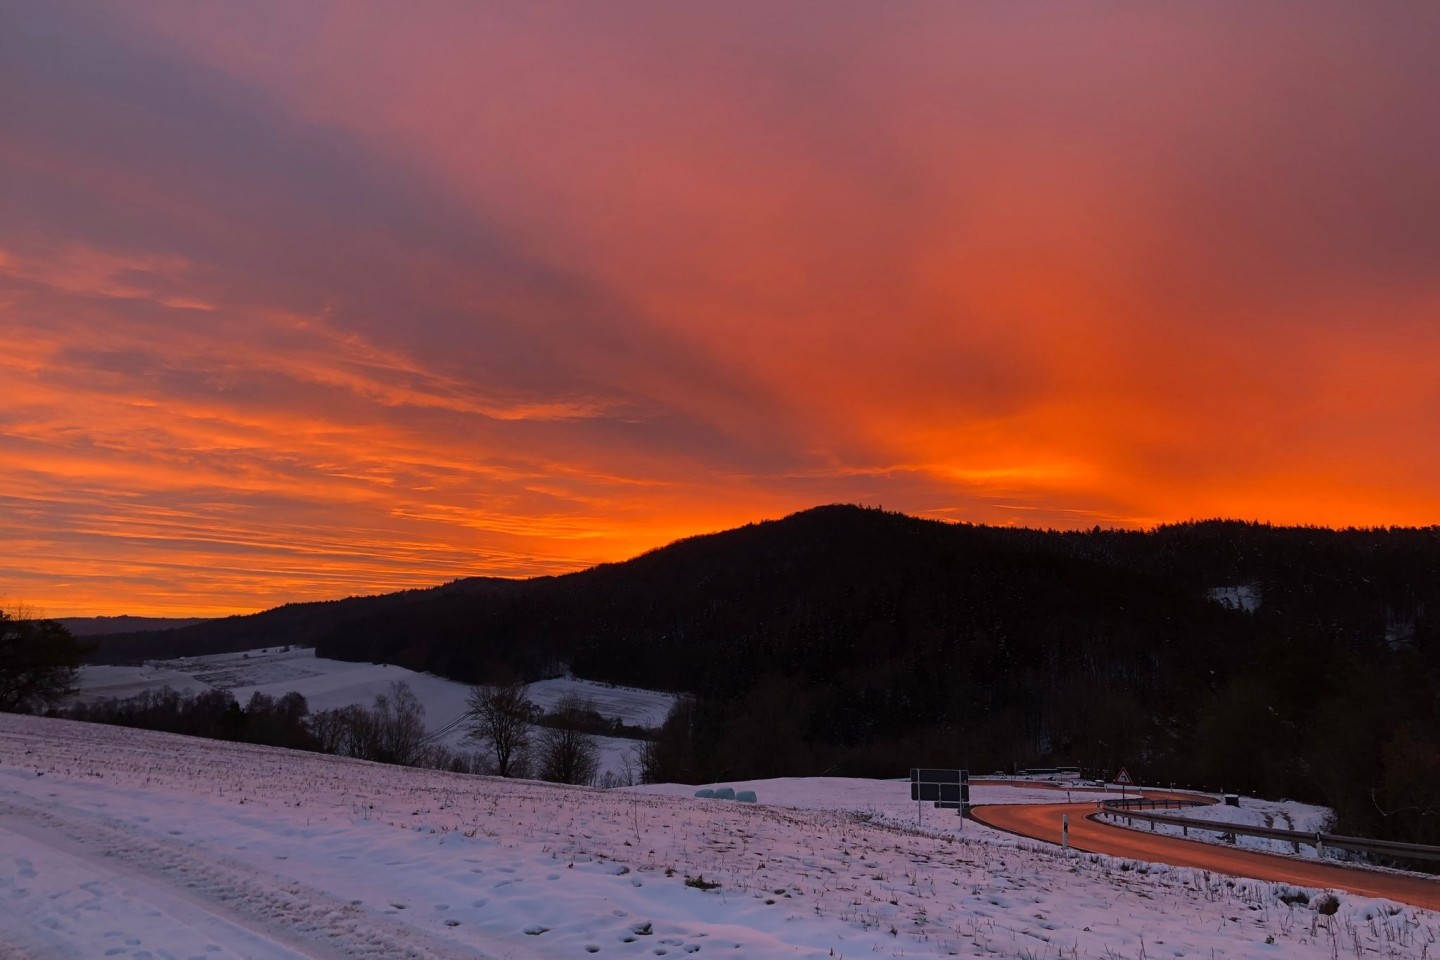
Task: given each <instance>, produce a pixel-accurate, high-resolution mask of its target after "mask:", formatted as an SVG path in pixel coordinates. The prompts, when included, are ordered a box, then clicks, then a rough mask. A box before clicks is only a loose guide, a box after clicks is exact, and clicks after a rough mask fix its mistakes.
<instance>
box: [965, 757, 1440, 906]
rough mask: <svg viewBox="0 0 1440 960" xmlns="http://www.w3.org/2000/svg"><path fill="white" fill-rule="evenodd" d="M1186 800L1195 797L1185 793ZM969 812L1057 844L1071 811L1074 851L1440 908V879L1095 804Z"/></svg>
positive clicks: (983, 820)
mask: <svg viewBox="0 0 1440 960" xmlns="http://www.w3.org/2000/svg"><path fill="white" fill-rule="evenodd" d="M1030 786H1035V784H1030ZM1145 796H1147V797H1154V798H1157V799H1160V798H1163V797H1164V796H1165V794H1162V793H1154V792H1151V791H1146V793H1145ZM1186 799H1194V798H1193V797H1190V796H1187V797H1186ZM970 812H971V814H972V815H973V816H974V817H975V819H976V820H979V821H980V822H981V823H985V824H989V825H990V826H992V827H998V828H1000V829H1001V830H1008V831H1009V832H1011V833H1018V834H1020V835H1021V836H1026V837H1030V838H1032V839H1035V840H1044V841H1047V842H1049V843H1054V844H1057V845H1058V844H1059V843H1060V818H1061V816H1064V815H1066V814H1068V815H1069V817H1070V846H1072V847H1074V848H1075V849H1076V850H1084V851H1086V852H1088V853H1104V854H1109V855H1110V856H1112V857H1128V858H1130V859H1131V860H1149V861H1151V862H1154V863H1168V864H1171V865H1172V866H1177V867H1197V868H1199V869H1202V870H1214V871H1215V872H1217V873H1227V874H1230V875H1232V876H1238V877H1253V878H1255V879H1257V880H1272V881H1276V882H1279V883H1293V884H1296V885H1298V886H1303V887H1319V888H1321V889H1330V890H1345V891H1349V892H1350V893H1354V894H1359V895H1360V896H1364V897H1385V898H1387V899H1390V900H1398V901H1400V902H1402V903H1410V904H1414V905H1415V906H1417V907H1425V908H1427V909H1430V910H1440V880H1435V879H1430V878H1426V877H1414V876H1407V875H1404V874H1392V873H1381V872H1379V871H1376V870H1364V869H1358V868H1354V867H1341V866H1336V865H1334V864H1329V863H1317V862H1314V861H1310V860H1299V859H1291V858H1290V857H1279V856H1273V855H1271V854H1265V853H1254V852H1251V851H1248V850H1232V849H1229V848H1227V847H1221V846H1218V845H1216V844H1211V843H1200V842H1198V841H1195V840H1182V839H1179V838H1178V837H1167V836H1164V835H1161V834H1158V833H1153V834H1152V833H1149V832H1141V831H1139V830H1133V829H1127V828H1125V827H1116V826H1111V825H1110V824H1108V823H1100V822H1098V821H1095V820H1090V819H1088V818H1089V817H1091V816H1093V815H1094V813H1095V804H1094V803H1033V804H1032V803H1007V804H986V805H983V806H976V807H971V808H970Z"/></svg>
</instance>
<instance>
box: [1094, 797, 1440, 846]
mask: <svg viewBox="0 0 1440 960" xmlns="http://www.w3.org/2000/svg"><path fill="white" fill-rule="evenodd" d="M1101 806H1102V808H1103V809H1102V810H1101V813H1103V814H1105V815H1107V816H1110V817H1113V818H1116V819H1119V818H1122V817H1123V818H1124V819H1125V820H1126V821H1127V823H1129V824H1130V825H1133V821H1135V820H1141V821H1145V822H1148V823H1149V824H1150V825H1151V829H1152V830H1153V829H1154V825H1155V824H1157V823H1161V824H1165V825H1167V826H1172V827H1181V828H1182V829H1184V831H1185V833H1186V835H1187V836H1188V835H1189V832H1190V831H1191V830H1205V831H1209V832H1211V833H1218V834H1234V835H1235V836H1244V837H1262V838H1264V839H1267V840H1283V841H1287V842H1289V843H1294V844H1301V843H1304V844H1309V845H1310V846H1312V847H1314V848H1315V849H1317V850H1319V851H1320V852H1321V854H1322V855H1323V853H1324V850H1325V848H1326V847H1335V848H1337V849H1340V850H1351V851H1354V852H1356V853H1374V854H1379V855H1380V856H1385V857H1396V858H1398V859H1403V860H1440V847H1432V846H1426V845H1425V844H1422V843H1398V842H1396V841H1394V840H1367V839H1365V838H1364V837H1345V836H1340V835H1337V834H1333V833H1306V832H1304V831H1301V830H1278V829H1276V828H1274V827H1250V826H1245V825H1243V824H1238V823H1226V822H1225V821H1223V820H1193V819H1191V818H1189V817H1177V816H1174V815H1172V814H1165V813H1142V812H1141V811H1143V810H1145V809H1151V810H1153V809H1157V808H1165V809H1169V808H1172V807H1173V808H1180V809H1183V808H1186V807H1203V806H1208V804H1207V803H1206V802H1205V801H1203V800H1149V799H1144V798H1131V799H1125V800H1105V801H1102V803H1101Z"/></svg>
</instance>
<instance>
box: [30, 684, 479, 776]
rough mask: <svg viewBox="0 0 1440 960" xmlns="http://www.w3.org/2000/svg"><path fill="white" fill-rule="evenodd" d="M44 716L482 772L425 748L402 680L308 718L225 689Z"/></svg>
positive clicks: (421, 715)
mask: <svg viewBox="0 0 1440 960" xmlns="http://www.w3.org/2000/svg"><path fill="white" fill-rule="evenodd" d="M51 715H52V716H58V717H63V718H65V719H68V720H83V721H87V722H90V723H108V724H114V725H117V726H122V727H139V728H142V729H145V730H162V731H165V732H167V733H180V734H185V735H187V736H193V737H206V738H209V739H212V740H230V741H235V742H239V743H256V744H264V745H267V746H273V747H287V748H289V749H293V750H311V751H316V752H320V753H333V754H337V755H339V756H344V757H355V758H356V759H359V760H373V761H376V762H379V763H394V764H400V765H402V766H410V767H432V768H436V769H442V770H453V771H456V772H461V773H472V772H483V771H481V770H480V769H479V768H480V767H482V766H483V763H482V762H481V761H480V760H479V758H478V757H477V756H475V755H473V754H467V753H463V752H457V751H453V750H451V749H449V748H448V747H446V746H444V745H443V744H435V743H430V742H429V738H428V737H427V735H426V732H425V707H424V704H422V703H421V702H420V700H419V699H418V698H417V697H416V696H415V694H414V692H413V691H412V690H411V689H410V686H409V685H408V684H406V683H405V682H404V681H398V682H396V683H392V684H391V685H390V690H389V692H388V693H383V694H379V695H377V696H376V697H375V700H374V702H373V703H372V704H371V705H370V706H369V707H366V706H363V705H359V704H354V705H350V706H346V707H338V708H335V709H331V710H321V711H318V712H315V713H311V712H310V707H309V704H308V703H307V702H306V700H305V697H304V696H302V695H301V694H299V693H294V692H291V693H287V694H285V695H284V696H282V697H280V698H278V699H277V698H274V697H271V696H269V695H268V694H264V693H259V692H256V693H254V694H251V696H250V699H249V700H248V701H247V702H246V704H245V705H244V706H243V707H242V706H241V705H240V703H239V701H237V700H236V699H235V697H234V695H233V694H231V693H230V691H228V690H206V691H203V692H201V693H191V692H190V691H189V690H185V691H176V690H173V689H171V688H170V687H164V688H162V689H160V690H147V691H144V692H143V693H140V694H137V695H136V696H133V697H127V698H124V699H112V700H102V701H100V702H98V703H91V704H76V705H74V706H72V707H69V708H68V709H64V710H56V711H52V712H51Z"/></svg>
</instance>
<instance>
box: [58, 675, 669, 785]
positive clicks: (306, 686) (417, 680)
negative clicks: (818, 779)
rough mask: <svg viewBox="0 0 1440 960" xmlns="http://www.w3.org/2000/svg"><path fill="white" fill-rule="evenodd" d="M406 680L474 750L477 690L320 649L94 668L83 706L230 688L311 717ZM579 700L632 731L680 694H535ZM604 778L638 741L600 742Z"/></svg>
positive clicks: (571, 682)
mask: <svg viewBox="0 0 1440 960" xmlns="http://www.w3.org/2000/svg"><path fill="white" fill-rule="evenodd" d="M397 680H403V681H404V682H405V683H407V684H409V685H410V689H411V690H413V691H415V695H416V696H417V697H419V698H420V702H421V703H423V704H424V705H425V726H426V729H427V730H428V731H430V732H432V733H436V734H438V735H437V736H436V738H435V739H436V742H437V743H441V744H444V745H445V746H447V747H450V748H451V749H453V750H472V749H474V746H473V745H472V744H470V743H467V742H466V741H465V732H466V731H465V728H464V726H463V724H460V723H458V722H457V721H458V720H459V719H460V718H461V716H462V715H463V714H464V713H465V709H466V705H465V697H466V694H468V693H469V690H470V688H469V687H468V686H466V685H465V684H463V683H456V682H455V681H453V680H446V679H444V678H442V677H437V676H434V675H433V674H428V673H416V672H415V671H413V670H406V669H405V668H403V667H395V666H390V665H387V664H377V663H351V662H349V661H345V660H329V659H326V658H324V657H317V656H315V651H314V650H313V649H302V648H293V649H290V650H286V649H284V648H281V647H270V648H265V649H260V650H250V651H246V652H244V653H225V654H215V655H212V656H205V657H181V658H178V659H175V660H156V661H150V662H147V663H145V664H144V665H142V666H109V665H99V664H96V665H90V666H85V667H82V668H81V670H80V683H79V686H80V692H79V694H78V695H77V697H76V698H75V699H76V700H77V701H80V702H86V703H93V702H95V701H98V700H105V699H109V698H112V697H113V698H117V699H124V698H126V697H133V696H135V695H137V694H139V693H142V692H144V691H146V690H159V689H160V688H161V687H166V686H168V687H171V688H173V689H175V690H187V689H188V690H191V691H193V692H195V693H201V692H203V691H205V690H229V691H230V693H231V694H233V695H234V697H235V699H236V700H238V701H239V702H240V704H241V705H242V706H243V705H244V704H245V703H246V702H247V701H248V700H249V699H250V697H251V695H253V694H255V693H263V694H266V695H268V696H271V697H274V698H276V699H278V698H280V697H282V696H284V695H285V694H287V693H289V692H291V691H295V692H297V693H299V694H301V695H302V696H304V697H305V700H306V702H307V703H308V704H309V706H310V710H311V711H312V712H317V711H320V710H329V709H333V708H336V707H346V706H349V705H350V704H360V705H362V706H369V705H370V704H371V703H373V702H374V701H375V697H376V696H377V695H379V694H383V693H387V692H388V691H389V689H390V684H391V683H393V682H394V681H397ZM572 694H573V695H576V696H579V697H581V698H582V699H585V700H591V701H593V702H594V703H595V706H596V709H597V710H598V711H599V713H600V715H601V716H603V717H605V718H607V719H614V718H618V719H619V720H620V721H621V722H623V723H624V724H626V725H627V726H638V727H659V726H660V725H661V724H662V723H664V722H665V717H666V716H667V715H668V714H669V712H670V708H671V707H672V706H673V705H674V703H675V699H676V698H675V696H674V695H673V694H669V693H661V692H659V691H655V690H641V689H638V688H635V687H621V686H613V685H610V684H605V683H597V682H595V681H593V680H578V679H574V678H557V679H554V680H541V681H538V682H536V683H532V684H531V685H530V688H529V692H528V696H529V697H530V699H531V701H533V702H534V703H535V704H536V706H538V707H540V708H541V709H544V710H548V709H550V708H551V707H553V706H555V704H557V703H559V702H560V700H561V698H562V697H565V696H567V695H572ZM598 739H599V745H600V748H601V757H602V762H601V766H600V770H601V772H602V773H605V772H609V773H612V774H617V775H619V774H623V773H624V772H625V768H626V765H627V764H629V765H630V766H631V767H632V768H633V767H634V759H633V753H634V751H635V748H636V746H637V745H638V743H639V742H638V741H634V740H626V739H623V738H619V737H601V738H598Z"/></svg>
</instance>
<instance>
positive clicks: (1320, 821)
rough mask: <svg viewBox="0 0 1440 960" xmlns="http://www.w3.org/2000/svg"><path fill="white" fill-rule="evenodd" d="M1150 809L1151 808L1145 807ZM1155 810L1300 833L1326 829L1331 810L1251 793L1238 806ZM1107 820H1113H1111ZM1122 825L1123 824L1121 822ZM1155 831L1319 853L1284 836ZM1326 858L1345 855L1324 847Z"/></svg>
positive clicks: (1165, 827)
mask: <svg viewBox="0 0 1440 960" xmlns="http://www.w3.org/2000/svg"><path fill="white" fill-rule="evenodd" d="M1145 812H1147V813H1148V812H1152V811H1145ZM1153 812H1154V813H1163V814H1165V815H1166V816H1174V817H1184V818H1185V819H1187V820H1200V821H1204V822H1206V823H1220V824H1234V825H1236V826H1244V827H1270V828H1273V829H1275V830H1297V831H1299V832H1301V833H1319V832H1325V831H1328V830H1329V829H1330V828H1331V822H1332V821H1333V820H1334V814H1333V813H1332V812H1331V811H1330V809H1329V808H1328V807H1317V806H1315V805H1313V804H1309V803H1300V802H1298V801H1295V800H1258V799H1255V798H1252V797H1242V798H1241V799H1240V806H1238V807H1232V806H1228V805H1227V804H1224V803H1215V804H1211V805H1209V806H1204V807H1185V808H1182V809H1179V810H1155V811H1153ZM1110 822H1114V821H1113V820H1111V821H1110ZM1122 825H1123V824H1122ZM1134 826H1135V828H1137V829H1141V830H1150V829H1151V826H1150V824H1149V823H1145V822H1143V821H1139V820H1137V821H1135V824H1134ZM1154 830H1155V832H1157V833H1162V834H1165V835H1167V836H1173V837H1178V836H1182V835H1183V836H1186V837H1188V838H1189V839H1191V840H1202V841H1205V842H1206V843H1223V844H1226V845H1227V846H1236V847H1239V848H1240V849H1242V850H1256V851H1259V852H1260V853H1279V854H1286V855H1288V856H1299V857H1303V858H1305V859H1307V860H1314V859H1318V858H1319V856H1320V854H1319V852H1318V851H1317V850H1316V849H1315V847H1314V846H1313V845H1306V844H1300V843H1291V842H1289V841H1286V840H1271V839H1269V838H1266V837H1246V836H1242V835H1239V834H1234V835H1232V836H1233V837H1234V839H1233V840H1231V839H1227V838H1224V837H1222V836H1221V835H1220V834H1218V833H1214V832H1211V831H1209V830H1188V831H1187V830H1185V829H1184V828H1181V827H1176V826H1171V825H1169V824H1164V823H1160V824H1156V825H1155V827H1154ZM1326 855H1327V857H1328V858H1329V859H1336V858H1344V857H1345V856H1346V855H1345V854H1344V853H1343V851H1339V850H1335V849H1331V850H1327V851H1326Z"/></svg>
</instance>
